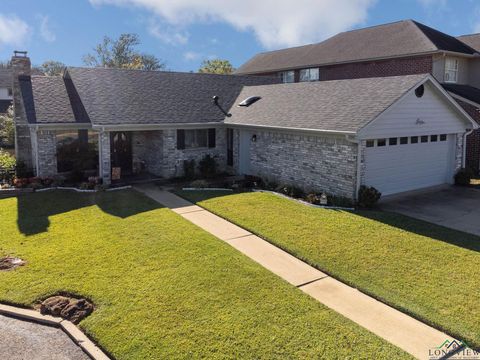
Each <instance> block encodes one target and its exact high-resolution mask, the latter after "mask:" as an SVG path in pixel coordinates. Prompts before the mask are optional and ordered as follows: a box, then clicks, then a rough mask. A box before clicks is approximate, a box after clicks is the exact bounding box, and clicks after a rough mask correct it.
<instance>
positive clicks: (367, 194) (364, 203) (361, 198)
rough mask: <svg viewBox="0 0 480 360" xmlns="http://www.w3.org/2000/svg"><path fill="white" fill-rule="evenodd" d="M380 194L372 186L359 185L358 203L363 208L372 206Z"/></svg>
mask: <svg viewBox="0 0 480 360" xmlns="http://www.w3.org/2000/svg"><path fill="white" fill-rule="evenodd" d="M381 196H382V194H381V193H380V192H379V191H378V190H377V189H375V188H374V187H368V186H364V185H362V186H360V190H359V191H358V205H359V206H360V207H363V208H368V209H370V208H373V207H374V206H375V205H376V204H377V202H378V200H380V198H381Z"/></svg>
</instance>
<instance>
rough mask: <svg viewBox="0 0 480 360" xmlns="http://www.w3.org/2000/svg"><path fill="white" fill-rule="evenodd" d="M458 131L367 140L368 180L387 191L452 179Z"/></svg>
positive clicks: (369, 183)
mask: <svg viewBox="0 0 480 360" xmlns="http://www.w3.org/2000/svg"><path fill="white" fill-rule="evenodd" d="M454 139H455V137H454V135H429V136H411V137H402V138H389V139H376V140H369V141H367V147H366V149H365V151H366V153H365V163H366V172H365V181H364V184H365V185H367V186H373V187H375V188H377V189H378V190H379V191H380V192H381V193H382V194H383V195H391V194H396V193H400V192H404V191H410V190H416V189H421V188H426V187H430V186H436V185H441V184H445V183H451V182H452V176H453V170H452V169H453V161H454V159H453V144H454Z"/></svg>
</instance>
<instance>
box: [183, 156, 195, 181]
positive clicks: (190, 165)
mask: <svg viewBox="0 0 480 360" xmlns="http://www.w3.org/2000/svg"><path fill="white" fill-rule="evenodd" d="M183 176H184V177H185V178H186V179H187V180H192V179H195V160H194V159H192V160H183Z"/></svg>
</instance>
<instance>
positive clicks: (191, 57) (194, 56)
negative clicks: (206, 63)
mask: <svg viewBox="0 0 480 360" xmlns="http://www.w3.org/2000/svg"><path fill="white" fill-rule="evenodd" d="M200 56H202V54H199V53H197V52H195V51H187V52H185V53H184V54H183V58H184V59H185V60H186V61H195V60H198V59H199V58H200Z"/></svg>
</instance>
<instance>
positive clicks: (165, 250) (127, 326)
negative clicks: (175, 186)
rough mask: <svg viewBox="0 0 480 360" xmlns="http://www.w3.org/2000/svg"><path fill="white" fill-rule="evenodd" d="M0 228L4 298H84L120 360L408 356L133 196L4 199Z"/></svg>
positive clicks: (85, 326) (88, 327) (98, 334)
mask: <svg viewBox="0 0 480 360" xmlns="http://www.w3.org/2000/svg"><path fill="white" fill-rule="evenodd" d="M219 200H221V199H219ZM239 200H242V201H243V199H242V198H241V197H240V198H239ZM227 202H228V203H230V200H227ZM252 205H253V204H252ZM244 206H245V204H244ZM308 226H310V225H308ZM303 228H305V227H303ZM0 229H1V231H2V236H1V240H0V257H2V256H5V255H14V256H19V257H21V258H22V259H24V260H26V261H27V264H26V265H25V266H23V267H20V268H18V269H16V270H13V271H0V284H1V285H0V302H6V303H12V304H20V305H24V306H32V304H34V303H35V302H37V301H38V300H41V299H44V298H46V297H48V296H50V295H53V294H55V293H58V292H69V293H73V294H78V295H81V296H84V297H87V298H89V299H90V300H92V301H93V302H94V304H95V306H96V309H95V311H94V312H93V314H92V315H90V316H89V317H88V318H86V319H85V320H83V321H82V322H81V323H80V327H81V328H82V330H84V331H85V332H86V333H87V334H89V335H90V336H91V337H92V338H93V339H94V340H95V341H97V342H98V343H99V344H100V345H101V347H103V348H104V349H105V350H107V351H108V352H109V353H110V354H111V355H113V356H114V357H115V358H117V359H142V360H143V359H172V358H232V359H233V358H236V359H237V358H242V359H243V358H245V359H247V358H252V359H253V358H255V359H261V358H328V359H335V358H336V359H346V358H375V359H381V358H383V359H392V358H395V359H397V358H408V355H406V354H405V353H403V352H402V351H401V350H399V349H398V348H396V347H394V346H393V345H390V344H388V343H386V342H385V341H383V340H382V339H380V338H378V337H376V336H375V335H373V334H371V333H369V332H368V331H366V330H364V329H363V328H360V327H359V326H357V325H355V324H354V323H352V322H351V321H349V320H347V319H345V318H343V317H342V316H340V315H338V314H337V313H335V312H333V311H331V310H329V309H327V308H326V307H324V306H323V305H321V304H319V303H318V302H316V301H315V300H313V299H311V298H310V297H308V296H307V295H305V294H303V293H302V292H301V291H300V290H298V289H295V288H294V287H292V286H290V285H289V284H287V283H286V282H284V281H283V280H281V279H280V278H278V277H276V276H275V275H273V274H271V273H270V272H268V271H267V270H265V269H263V268H262V267H260V266H259V265H257V264H256V263H254V262H253V261H251V260H250V259H248V258H246V257H245V256H243V255H241V254H240V253H238V252H237V251H236V250H234V249H233V248H231V247H230V246H229V245H228V244H226V243H224V242H222V241H220V240H218V239H216V238H214V237H213V236H211V235H209V234H208V233H206V232H204V231H202V230H201V229H199V228H197V227H196V226H194V225H193V224H191V223H189V222H187V221H186V220H184V219H182V218H181V217H180V216H178V215H176V214H174V213H173V212H172V211H170V210H168V209H165V208H161V207H160V206H159V205H158V204H157V203H155V202H153V201H152V200H150V199H148V198H146V197H144V196H143V195H141V194H138V193H136V192H135V191H121V192H111V193H99V194H96V195H95V194H77V193H70V192H60V191H57V192H51V193H37V194H32V195H29V196H25V197H20V198H18V199H17V198H10V199H4V200H0ZM445 280H446V281H449V279H445ZM453 280H456V279H453ZM468 281H473V278H470V279H468ZM473 318H474V313H472V321H473ZM477 329H478V328H477Z"/></svg>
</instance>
